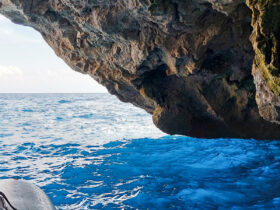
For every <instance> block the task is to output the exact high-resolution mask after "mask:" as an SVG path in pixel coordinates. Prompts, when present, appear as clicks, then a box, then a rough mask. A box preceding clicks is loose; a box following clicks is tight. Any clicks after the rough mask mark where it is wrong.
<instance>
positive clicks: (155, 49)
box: [0, 0, 280, 139]
mask: <svg viewBox="0 0 280 210" xmlns="http://www.w3.org/2000/svg"><path fill="white" fill-rule="evenodd" d="M0 2H1V3H0V13H2V14H4V15H5V16H7V17H8V18H10V19H11V20H12V21H13V22H15V23H18V24H22V25H26V26H31V27H33V28H35V29H36V30H38V31H39V32H40V33H41V34H42V36H43V37H44V39H45V40H46V42H47V43H48V44H49V45H50V46H51V47H52V48H53V49H54V51H55V52H56V54H57V55H58V56H59V57H61V58H62V59H63V60H64V61H65V62H66V63H67V64H68V65H69V66H71V67H72V68H73V69H74V70H76V71H79V72H81V73H85V74H89V75H91V76H92V77H93V78H94V79H96V80H97V81H98V82H99V83H101V84H102V85H104V86H106V87H107V89H108V90H109V92H110V93H111V94H114V95H116V96H117V97H118V98H119V99H120V100H122V101H124V102H130V103H132V104H134V105H136V106H138V107H141V108H143V109H145V110H146V111H147V112H149V113H151V114H153V120H154V123H155V125H156V126H157V127H159V128H160V129H161V130H163V131H165V132H166V133H170V134H183V135H188V136H195V137H205V138H216V137H240V138H257V139H277V138H280V129H279V128H280V125H278V123H277V122H278V119H279V117H278V108H277V107H278V104H279V102H278V101H279V100H278V95H279V94H278V92H279V91H278V74H276V73H275V72H278V69H279V65H278V63H277V62H278V60H279V58H278V57H279V42H278V38H279V34H278V32H279V31H278V23H279V20H278V19H277V21H276V22H274V21H272V19H273V18H274V17H278V16H277V14H278V11H279V9H278V6H277V5H278V3H277V1H273V0H266V1H263V0H259V1H257V0H254V1H250V0H248V2H247V5H246V3H245V1H243V0H195V1H194V0H184V1H181V0H91V1H88V0H78V1H77V0H75V1H74V0H0ZM258 2H260V3H258ZM264 2H266V3H264ZM248 6H249V7H248ZM264 11H266V12H267V14H271V15H264V14H266V12H264ZM252 17H253V18H252ZM273 22H274V23H275V24H274V23H273ZM251 23H252V27H251ZM267 24H269V25H271V26H269V25H267ZM266 26H267V27H268V28H269V29H265V28H266ZM263 29H265V30H263ZM250 36H251V39H250ZM250 40H251V41H250ZM263 40H265V41H263ZM252 43H253V44H252ZM263 43H265V44H263ZM269 57H270V58H269ZM270 67H271V68H270ZM252 69H253V75H254V76H252ZM266 72H268V74H266ZM267 75H269V76H267ZM254 80H255V83H254ZM271 81H273V84H272V85H271V84H270V83H271ZM275 81H276V82H275ZM256 92H257V94H256ZM258 106H259V107H258Z"/></svg>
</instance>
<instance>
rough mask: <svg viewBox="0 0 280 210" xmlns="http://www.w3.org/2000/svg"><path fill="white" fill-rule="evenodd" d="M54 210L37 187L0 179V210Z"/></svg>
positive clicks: (46, 197)
mask: <svg viewBox="0 0 280 210" xmlns="http://www.w3.org/2000/svg"><path fill="white" fill-rule="evenodd" d="M2 209H3V210H56V208H55V207H54V205H53V204H52V202H51V201H50V199H49V197H48V196H47V195H46V194H45V193H44V191H43V190H41V189H40V188H39V187H37V186H35V185H34V184H31V183H30V182H28V181H25V180H21V179H0V210H2Z"/></svg>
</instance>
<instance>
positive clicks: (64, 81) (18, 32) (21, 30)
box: [0, 15, 107, 93]
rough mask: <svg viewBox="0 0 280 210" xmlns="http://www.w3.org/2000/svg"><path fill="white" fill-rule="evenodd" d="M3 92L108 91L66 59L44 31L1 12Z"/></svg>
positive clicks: (0, 74)
mask: <svg viewBox="0 0 280 210" xmlns="http://www.w3.org/2000/svg"><path fill="white" fill-rule="evenodd" d="M0 46H1V49H0V93H92V92H96V93H106V92H107V90H106V89H105V88H104V87H102V86H101V85H99V84H98V83H97V82H95V81H94V80H93V79H92V78H90V77H89V76H88V75H84V74H80V73H77V72H75V71H73V70H71V69H70V68H69V66H67V65H66V64H65V62H64V61H62V60H61V59H60V58H59V57H58V56H57V55H55V53H54V52H53V50H52V49H51V48H50V47H49V45H48V44H47V43H46V42H45V40H44V39H43V38H42V36H41V35H40V33H38V32H37V31H35V30H34V29H32V28H30V27H26V26H21V25H18V24H15V23H13V22H11V21H10V20H9V19H7V18H6V17H5V16H3V15H0Z"/></svg>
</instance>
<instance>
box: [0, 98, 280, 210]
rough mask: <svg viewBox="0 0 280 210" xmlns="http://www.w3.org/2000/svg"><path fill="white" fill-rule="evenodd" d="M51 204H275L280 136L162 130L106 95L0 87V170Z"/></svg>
mask: <svg viewBox="0 0 280 210" xmlns="http://www.w3.org/2000/svg"><path fill="white" fill-rule="evenodd" d="M12 177H16V178H23V179H27V180H30V181H31V182H33V183H35V184H36V185H38V186H40V187H41V188H42V189H43V190H44V191H45V192H46V193H47V194H48V195H49V197H50V198H51V200H52V201H53V203H54V204H55V205H56V206H57V207H58V208H59V209H101V208H104V209H114V208H138V209H147V208H149V209H229V208H231V209H280V141H279V142H278V141H255V140H238V139H212V140H205V139H195V138H189V137H182V136H166V135H165V134H164V133H162V132H160V131H159V130H157V129H156V128H155V127H154V126H153V124H152V121H151V116H149V115H148V114H146V113H145V112H144V111H142V110H140V109H138V108H136V107H133V106H131V105H129V104H123V103H121V102H119V101H118V100H117V99H116V98H114V97H112V96H109V95H107V94H8V95H7V94H6V95H5V94H0V178H1V179H3V178H12Z"/></svg>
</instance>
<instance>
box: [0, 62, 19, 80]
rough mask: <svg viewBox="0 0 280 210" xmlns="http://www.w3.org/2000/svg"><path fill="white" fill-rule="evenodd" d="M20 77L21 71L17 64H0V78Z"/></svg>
mask: <svg viewBox="0 0 280 210" xmlns="http://www.w3.org/2000/svg"><path fill="white" fill-rule="evenodd" d="M10 76H13V77H22V76H23V71H22V70H21V69H20V68H19V67H17V66H1V65H0V78H1V77H10Z"/></svg>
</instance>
